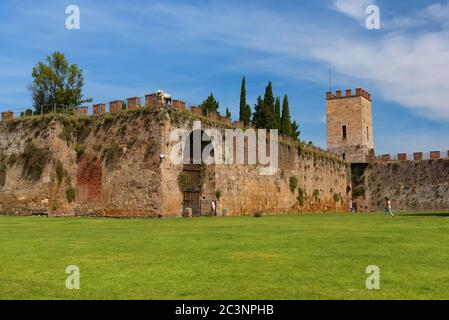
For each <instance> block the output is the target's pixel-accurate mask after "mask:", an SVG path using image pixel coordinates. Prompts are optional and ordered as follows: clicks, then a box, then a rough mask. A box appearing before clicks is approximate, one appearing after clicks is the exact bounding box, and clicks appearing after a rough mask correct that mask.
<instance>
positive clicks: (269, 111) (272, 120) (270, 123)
mask: <svg viewBox="0 0 449 320" xmlns="http://www.w3.org/2000/svg"><path fill="white" fill-rule="evenodd" d="M263 104H264V109H265V112H266V114H265V119H266V121H265V123H266V127H265V128H266V129H276V127H277V126H276V116H275V110H274V97H273V86H272V84H271V81H270V82H268V85H267V87H266V88H265V96H264V99H263Z"/></svg>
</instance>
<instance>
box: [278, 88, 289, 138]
mask: <svg viewBox="0 0 449 320" xmlns="http://www.w3.org/2000/svg"><path fill="white" fill-rule="evenodd" d="M280 133H281V134H283V135H286V136H291V135H292V126H291V118H290V108H289V106H288V96H287V95H285V96H284V101H283V102H282V117H281V128H280Z"/></svg>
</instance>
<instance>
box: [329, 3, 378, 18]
mask: <svg viewBox="0 0 449 320" xmlns="http://www.w3.org/2000/svg"><path fill="white" fill-rule="evenodd" d="M370 4H374V0H336V1H334V3H333V7H334V9H335V10H337V11H339V12H341V13H343V14H346V15H348V16H350V17H352V18H354V19H356V20H362V19H364V18H365V17H366V13H365V10H366V7H368V6H369V5H370Z"/></svg>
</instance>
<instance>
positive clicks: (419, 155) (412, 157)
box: [368, 150, 449, 163]
mask: <svg viewBox="0 0 449 320" xmlns="http://www.w3.org/2000/svg"><path fill="white" fill-rule="evenodd" d="M438 159H449V150H447V151H430V152H421V151H420V152H413V153H411V154H407V153H398V154H396V155H392V154H388V153H387V154H382V155H380V156H377V157H374V156H371V157H369V158H368V162H370V163H382V162H397V161H421V160H438Z"/></svg>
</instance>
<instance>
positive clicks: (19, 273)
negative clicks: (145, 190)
mask: <svg viewBox="0 0 449 320" xmlns="http://www.w3.org/2000/svg"><path fill="white" fill-rule="evenodd" d="M68 265H77V266H79V268H80V271H81V289H80V290H67V289H66V288H65V280H66V277H67V275H66V273H65V269H66V267H67V266H68ZM368 265H377V266H379V267H380V272H381V289H380V290H367V289H366V288H365V280H366V278H367V277H368V275H367V274H365V269H366V267H367V266H368ZM448 298H449V214H401V215H399V216H398V217H396V218H394V219H392V218H384V217H383V214H355V215H349V214H346V215H343V214H317V215H311V214H310V215H298V216H269V217H262V218H253V217H228V218H197V219H162V220H144V219H133V220H116V219H93V218H36V217H26V218H24V217H0V299H448Z"/></svg>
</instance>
